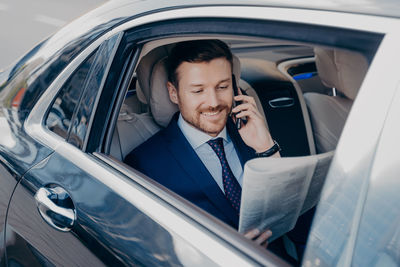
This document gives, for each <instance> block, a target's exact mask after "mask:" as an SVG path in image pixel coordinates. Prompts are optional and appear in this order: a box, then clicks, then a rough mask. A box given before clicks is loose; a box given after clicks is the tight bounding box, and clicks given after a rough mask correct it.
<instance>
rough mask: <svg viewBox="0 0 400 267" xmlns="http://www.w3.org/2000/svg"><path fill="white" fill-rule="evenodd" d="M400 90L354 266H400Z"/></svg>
mask: <svg viewBox="0 0 400 267" xmlns="http://www.w3.org/2000/svg"><path fill="white" fill-rule="evenodd" d="M399 113H400V90H398V92H397V96H396V97H395V98H394V101H393V103H392V108H391V110H390V113H389V115H388V117H387V119H386V122H385V128H384V129H383V132H382V135H381V140H380V142H379V145H378V149H377V153H376V157H375V161H374V164H373V167H372V175H371V180H370V183H369V188H368V195H367V199H366V201H365V205H364V210H363V214H362V217H361V223H360V228H359V230H358V236H357V241H356V246H355V249H354V256H353V264H352V265H353V266H389V267H390V266H399V262H400V223H399V222H400V217H399V214H400V206H399V203H400V194H399V192H398V191H399V188H400V179H399V173H400V160H399V159H400V155H399V150H398V149H393V148H394V147H399V145H400V141H399V138H398V136H399V135H400V126H399V116H398V114H399Z"/></svg>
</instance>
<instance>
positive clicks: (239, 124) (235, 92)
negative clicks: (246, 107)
mask: <svg viewBox="0 0 400 267" xmlns="http://www.w3.org/2000/svg"><path fill="white" fill-rule="evenodd" d="M232 87H233V95H234V96H237V95H239V90H240V89H239V87H238V86H237V84H236V77H235V74H232ZM234 102H235V107H236V106H238V105H240V104H242V101H234ZM234 116H235V118H236V114H234ZM241 127H242V119H241V118H236V128H237V129H238V130H240V128H241Z"/></svg>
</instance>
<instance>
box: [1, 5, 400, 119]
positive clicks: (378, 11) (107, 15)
mask: <svg viewBox="0 0 400 267" xmlns="http://www.w3.org/2000/svg"><path fill="white" fill-rule="evenodd" d="M238 5H239V6H240V5H243V6H270V7H286V8H298V9H311V10H326V11H338V12H339V11H340V12H348V13H357V14H371V15H378V16H389V17H399V16H400V5H398V4H397V1H396V0H380V1H377V0H324V1H320V0H301V1H293V0H263V1H262V0H229V1H226V0H202V1H197V0H168V1H159V0H111V1H107V2H106V3H104V4H103V5H101V6H99V7H98V8H96V9H94V10H92V11H91V12H89V13H87V14H85V15H83V16H81V17H80V18H78V19H77V20H75V21H73V22H71V23H70V24H68V25H66V26H65V27H64V28H62V29H61V30H60V31H59V32H57V33H56V34H54V35H53V36H51V37H49V38H48V39H47V40H45V41H43V42H42V43H41V44H39V45H38V46H37V47H36V48H34V49H33V50H31V52H29V53H28V54H27V55H25V56H24V57H22V58H21V59H20V60H19V61H18V62H16V63H15V64H14V65H13V66H10V67H9V69H7V70H6V71H5V72H4V73H3V74H0V89H1V88H4V87H6V86H7V85H8V84H10V83H9V82H10V81H11V80H12V79H14V78H16V77H17V76H21V75H19V73H20V72H21V70H23V69H25V71H26V72H28V73H25V74H24V75H23V76H24V77H23V79H24V80H28V79H29V77H30V76H32V75H33V74H35V76H36V77H38V76H41V77H42V78H41V79H40V80H41V81H40V84H37V85H35V84H30V85H29V86H28V87H29V88H28V89H27V92H26V93H27V94H32V96H31V100H26V101H29V102H27V103H26V102H25V101H23V103H21V106H20V108H21V109H22V110H19V111H20V112H21V111H22V113H23V114H28V113H29V111H30V109H31V108H32V105H33V103H34V102H35V100H36V99H37V97H38V96H39V95H41V92H42V91H43V90H44V88H46V87H47V86H48V85H49V84H50V83H51V82H52V81H53V80H54V78H55V77H56V76H57V75H58V74H59V73H60V71H61V70H62V69H63V68H64V67H65V66H66V65H67V64H68V62H70V61H71V60H72V59H73V58H74V57H75V56H76V55H77V54H78V53H79V52H80V51H82V49H84V48H85V47H87V46H88V45H89V44H90V43H91V42H93V41H94V40H95V39H97V38H98V37H99V36H101V35H102V34H104V33H105V32H107V31H110V30H112V29H113V28H115V27H117V26H118V25H120V24H122V23H124V22H126V21H129V20H132V19H134V18H135V17H140V16H143V15H146V14H151V13H156V12H160V11H164V10H174V9H181V8H189V7H202V6H238ZM20 66H24V68H21V67H20ZM29 66H30V67H29ZM28 70H29V71H28ZM38 80H39V79H38ZM44 81H45V84H43V83H44ZM25 99H28V98H25ZM20 115H22V114H21V113H20ZM24 118H25V115H22V116H21V119H22V120H23V119H24Z"/></svg>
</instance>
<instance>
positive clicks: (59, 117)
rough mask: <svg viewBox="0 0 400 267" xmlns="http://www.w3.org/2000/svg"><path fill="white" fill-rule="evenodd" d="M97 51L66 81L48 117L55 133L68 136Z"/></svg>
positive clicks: (64, 136)
mask: <svg viewBox="0 0 400 267" xmlns="http://www.w3.org/2000/svg"><path fill="white" fill-rule="evenodd" d="M95 55H96V53H95V52H94V53H92V54H91V55H90V56H89V57H88V58H87V59H86V60H85V61H84V62H83V63H82V64H81V65H80V66H79V67H78V68H77V69H76V70H75V72H74V73H73V74H72V76H71V77H70V78H69V79H68V80H67V81H66V82H65V84H64V85H63V87H62V88H61V90H60V92H59V93H58V95H57V98H56V99H55V101H54V103H53V105H52V107H51V108H50V111H49V113H48V115H47V118H46V126H47V127H48V128H49V129H50V130H51V131H52V132H54V133H56V134H58V135H59V136H61V137H63V138H67V135H68V129H69V127H70V122H71V119H72V115H73V113H74V110H75V107H76V105H77V103H78V101H79V97H80V95H81V93H82V91H83V90H82V89H83V86H84V84H85V80H86V77H87V74H88V72H89V70H90V67H91V66H92V64H93V61H94V58H95Z"/></svg>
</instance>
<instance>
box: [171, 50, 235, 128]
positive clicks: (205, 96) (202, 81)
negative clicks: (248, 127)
mask: <svg viewBox="0 0 400 267" xmlns="http://www.w3.org/2000/svg"><path fill="white" fill-rule="evenodd" d="M177 74H178V79H177V80H178V87H179V88H178V90H177V89H176V88H175V87H174V86H173V85H172V83H170V82H168V84H167V87H168V92H169V95H170V99H171V101H172V102H174V103H175V104H178V106H179V110H180V112H181V114H182V117H183V118H184V119H185V121H186V122H188V123H189V124H191V125H192V126H194V127H195V128H197V129H199V130H201V131H203V132H205V133H207V134H209V135H211V136H217V135H218V134H219V133H220V132H221V131H222V129H223V128H224V126H225V124H226V121H227V119H228V116H229V114H230V112H231V109H232V101H233V90H232V70H231V64H230V63H229V61H228V60H227V59H225V58H216V59H213V60H211V61H210V62H200V63H189V62H183V63H182V64H181V65H179V67H178V69H177Z"/></svg>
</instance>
